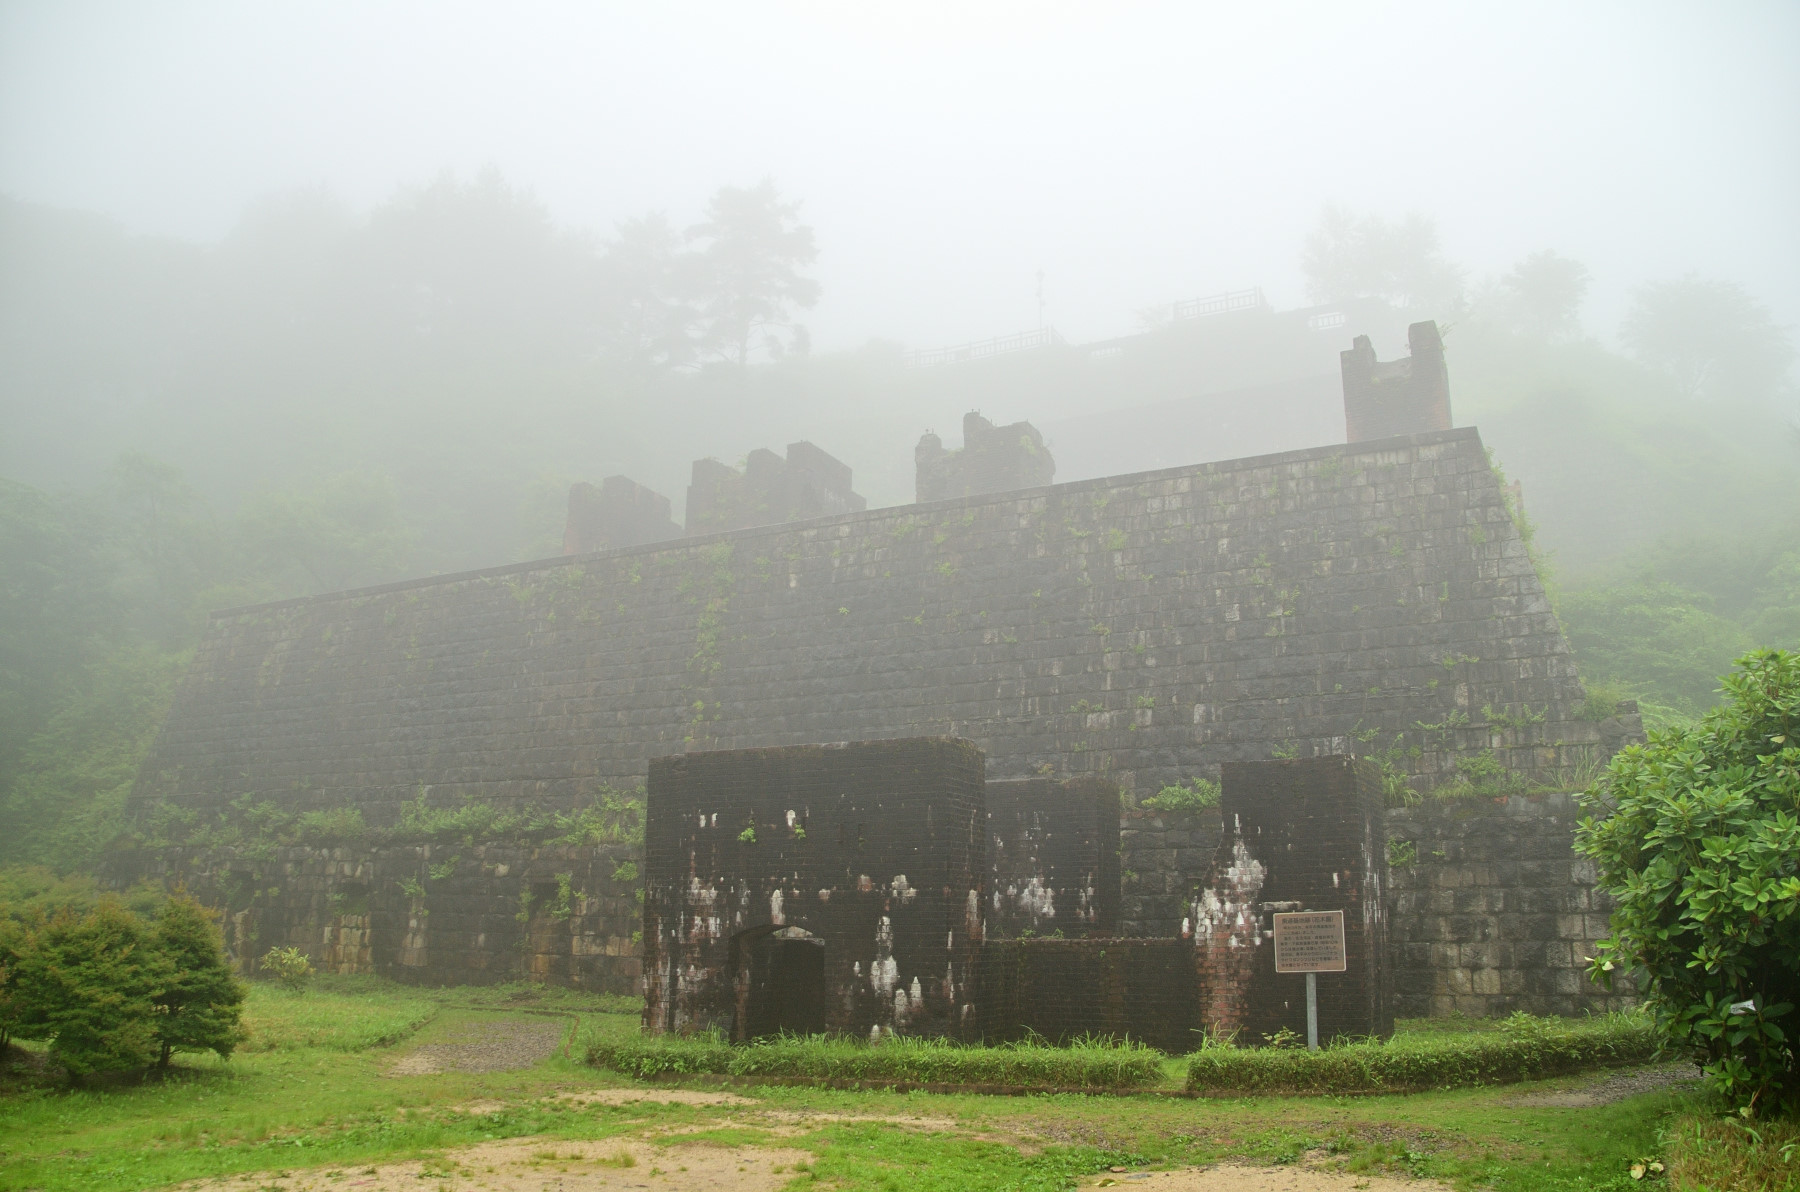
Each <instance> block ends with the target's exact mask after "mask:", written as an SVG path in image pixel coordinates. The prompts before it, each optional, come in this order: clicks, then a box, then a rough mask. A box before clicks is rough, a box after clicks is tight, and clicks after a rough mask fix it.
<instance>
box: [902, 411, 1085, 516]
mask: <svg viewBox="0 0 1800 1192" xmlns="http://www.w3.org/2000/svg"><path fill="white" fill-rule="evenodd" d="M913 467H914V491H915V493H916V494H917V499H918V501H919V502H921V503H924V502H927V501H944V500H949V499H950V498H953V497H973V496H979V495H980V494H982V493H1004V492H1013V491H1015V490H1017V489H1021V488H1039V487H1041V486H1043V485H1046V484H1049V483H1050V482H1051V481H1053V480H1055V479H1056V461H1055V460H1054V459H1052V458H1050V450H1049V448H1047V447H1045V446H1044V436H1043V435H1041V434H1039V433H1038V430H1037V428H1036V427H1035V426H1033V425H1031V423H1029V422H1015V423H1013V424H1012V425H1011V426H995V425H994V424H993V423H991V422H989V421H988V420H987V419H986V418H983V417H982V416H981V415H980V414H977V413H975V412H973V411H970V412H969V413H967V414H964V415H963V445H962V446H961V447H960V448H958V449H957V450H955V451H947V450H945V448H944V441H943V440H942V439H940V438H938V437H937V436H936V435H934V434H929V433H928V434H926V435H924V436H923V437H922V438H920V439H919V445H918V446H917V447H915V448H914V449H913Z"/></svg>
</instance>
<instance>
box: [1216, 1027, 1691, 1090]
mask: <svg viewBox="0 0 1800 1192" xmlns="http://www.w3.org/2000/svg"><path fill="white" fill-rule="evenodd" d="M1656 1050H1657V1038H1656V1034H1655V1032H1654V1030H1653V1029H1652V1027H1651V1025H1650V1023H1649V1021H1648V1020H1647V1019H1646V1018H1644V1017H1643V1016H1641V1015H1635V1014H1631V1015H1626V1014H1617V1015H1609V1016H1607V1017H1606V1018H1602V1019H1597V1020H1594V1021H1592V1022H1589V1023H1582V1024H1579V1025H1572V1024H1568V1023H1564V1022H1561V1021H1559V1020H1556V1019H1539V1018H1532V1017H1531V1016H1530V1015H1525V1014H1516V1015H1514V1016H1513V1017H1512V1018H1509V1019H1507V1020H1506V1021H1505V1022H1504V1023H1503V1024H1502V1026H1501V1029H1500V1030H1497V1031H1482V1032H1468V1033H1455V1034H1452V1033H1443V1034H1425V1035H1396V1036H1394V1038H1392V1039H1390V1040H1388V1041H1387V1042H1381V1041H1379V1040H1363V1041H1346V1042H1340V1043H1336V1044H1333V1045H1332V1046H1329V1047H1325V1048H1321V1049H1320V1050H1318V1051H1305V1050H1297V1049H1290V1048H1274V1047H1264V1048H1238V1047H1232V1046H1228V1045H1219V1044H1213V1045H1210V1046H1207V1047H1203V1048H1202V1049H1201V1050H1199V1051H1197V1052H1195V1053H1194V1054H1193V1056H1191V1057H1190V1058H1189V1060H1188V1079H1187V1087H1188V1088H1189V1089H1192V1090H1194V1091H1196V1092H1231V1093H1374V1092H1388V1093H1400V1092H1411V1091H1417V1090H1423V1089H1442V1088H1458V1087H1462V1086H1467V1085H1483V1084H1506V1083H1510V1082H1512V1081H1518V1080H1536V1079H1539V1078H1541V1077H1546V1076H1557V1075H1562V1074H1564V1073H1569V1072H1579V1071H1583V1070H1585V1069H1589V1068H1605V1067H1616V1066H1619V1065H1624V1064H1637V1063H1642V1062H1644V1061H1645V1060H1648V1059H1650V1058H1651V1057H1652V1056H1654V1055H1655V1054H1656Z"/></svg>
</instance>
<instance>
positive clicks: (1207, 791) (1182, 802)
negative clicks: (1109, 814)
mask: <svg viewBox="0 0 1800 1192" xmlns="http://www.w3.org/2000/svg"><path fill="white" fill-rule="evenodd" d="M1218 805H1219V784H1218V783H1216V782H1212V781H1209V780H1208V779H1205V778H1190V779H1188V780H1187V781H1186V782H1174V783H1170V784H1169V785H1167V786H1165V787H1163V788H1162V789H1160V790H1158V791H1157V792H1156V793H1155V794H1154V795H1151V796H1150V797H1149V798H1148V799H1145V800H1143V801H1142V802H1140V803H1139V804H1138V806H1139V807H1144V808H1147V809H1149V810H1151V811H1203V810H1205V809H1206V808H1208V807H1217V806H1218Z"/></svg>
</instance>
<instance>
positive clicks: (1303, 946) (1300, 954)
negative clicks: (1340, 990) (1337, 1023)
mask: <svg viewBox="0 0 1800 1192" xmlns="http://www.w3.org/2000/svg"><path fill="white" fill-rule="evenodd" d="M1345 960H1346V957H1345V952H1344V912H1343V911H1289V912H1285V913H1278V914H1277V915H1276V916H1275V971H1276V972H1278V973H1305V974H1306V1046H1307V1047H1308V1048H1310V1049H1311V1050H1313V1051H1317V1050H1318V1049H1319V978H1318V974H1320V973H1341V972H1343V971H1344V970H1345V968H1347V967H1348V965H1347V964H1346V963H1345Z"/></svg>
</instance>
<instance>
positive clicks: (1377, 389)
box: [1342, 322, 1452, 443]
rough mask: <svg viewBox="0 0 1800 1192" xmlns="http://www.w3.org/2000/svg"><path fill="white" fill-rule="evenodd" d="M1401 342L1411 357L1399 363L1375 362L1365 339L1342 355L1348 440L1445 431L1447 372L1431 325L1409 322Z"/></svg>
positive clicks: (1361, 337)
mask: <svg viewBox="0 0 1800 1192" xmlns="http://www.w3.org/2000/svg"><path fill="white" fill-rule="evenodd" d="M1406 342H1407V345H1408V348H1409V350H1410V351H1411V353H1412V354H1411V355H1410V356H1408V357H1406V358H1405V359H1402V360H1390V361H1381V360H1377V359H1375V348H1374V346H1373V345H1372V344H1370V342H1369V337H1368V336H1366V335H1359V336H1357V337H1356V339H1355V341H1354V344H1353V346H1352V347H1351V348H1350V350H1349V351H1347V352H1344V353H1342V360H1343V371H1344V428H1345V438H1346V439H1347V440H1348V441H1349V442H1352V443H1362V442H1366V441H1368V440H1370V439H1386V438H1389V437H1391V436H1393V435H1411V434H1418V433H1420V432H1422V431H1434V430H1449V429H1450V427H1451V425H1452V422H1451V418H1450V372H1449V369H1448V367H1447V366H1446V365H1445V363H1444V341H1443V339H1442V337H1440V336H1439V335H1438V326H1437V324H1436V323H1431V322H1426V323H1414V324H1413V325H1412V326H1410V327H1408V328H1407V329H1406Z"/></svg>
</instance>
